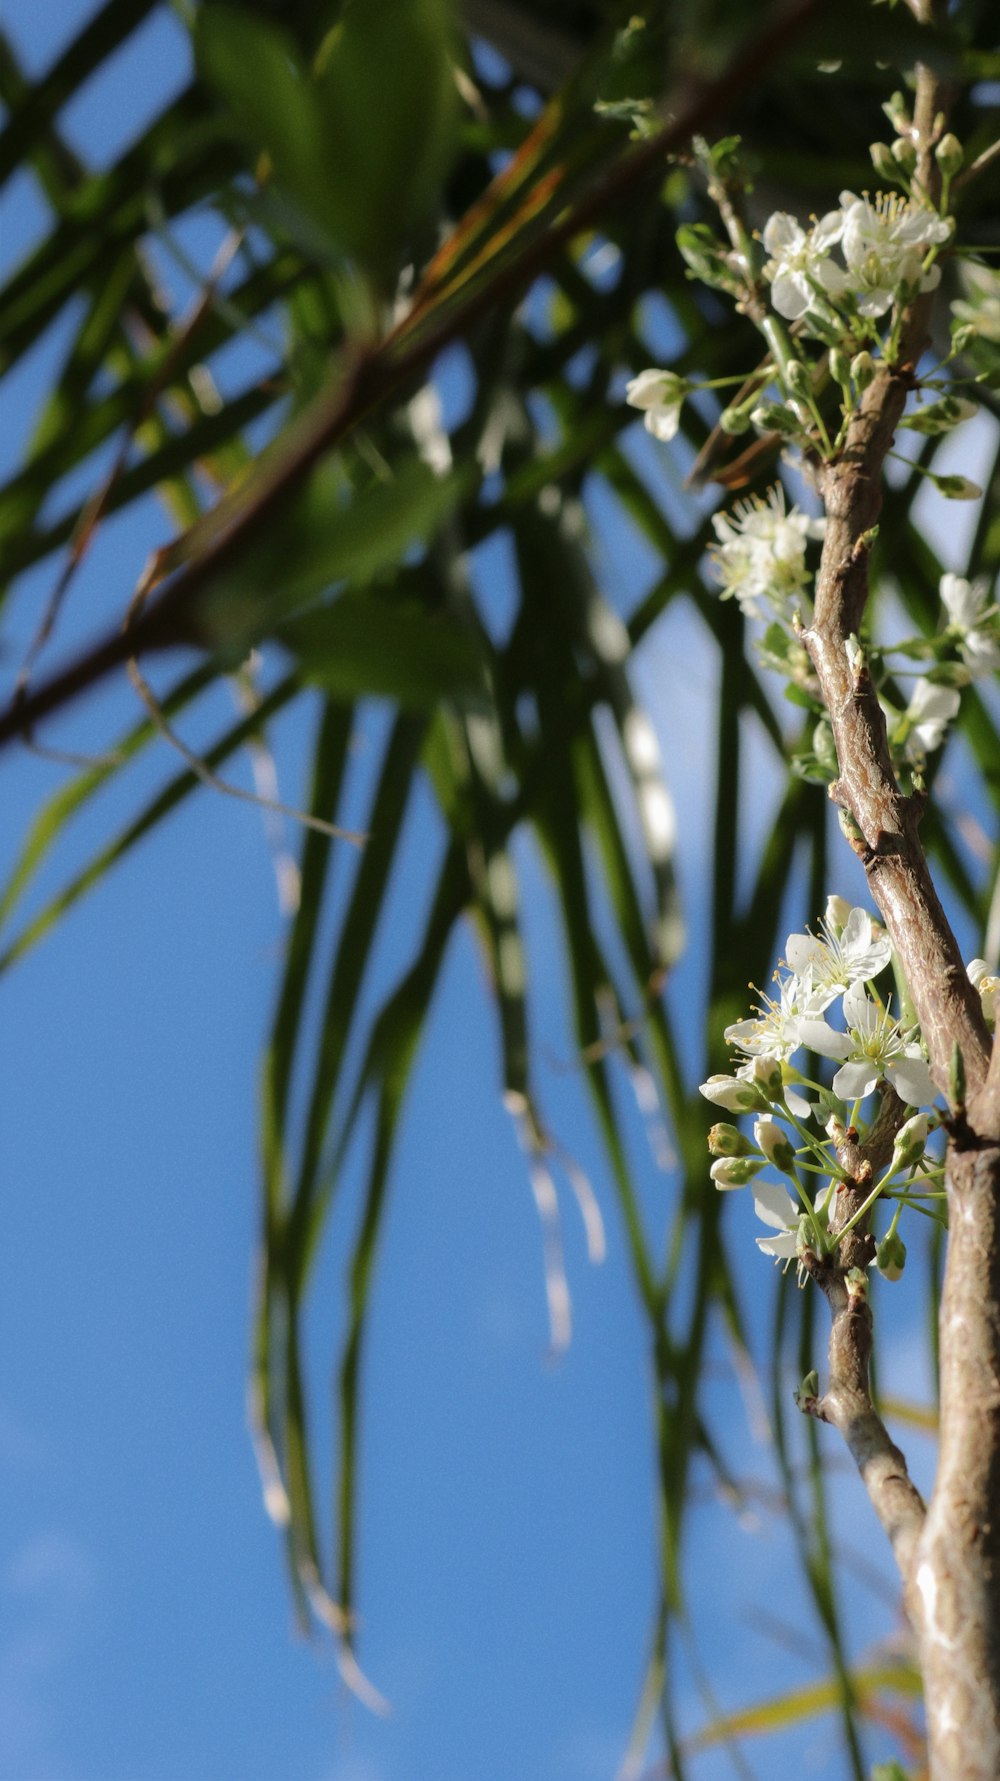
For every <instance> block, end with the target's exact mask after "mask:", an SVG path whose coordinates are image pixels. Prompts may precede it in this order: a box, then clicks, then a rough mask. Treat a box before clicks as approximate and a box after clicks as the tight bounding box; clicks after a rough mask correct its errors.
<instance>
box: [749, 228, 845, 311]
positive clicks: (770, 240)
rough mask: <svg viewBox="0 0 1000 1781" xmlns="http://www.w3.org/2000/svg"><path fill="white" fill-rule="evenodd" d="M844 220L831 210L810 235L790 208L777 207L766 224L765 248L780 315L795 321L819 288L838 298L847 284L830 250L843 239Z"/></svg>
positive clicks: (775, 301)
mask: <svg viewBox="0 0 1000 1781" xmlns="http://www.w3.org/2000/svg"><path fill="white" fill-rule="evenodd" d="M843 226H844V219H843V216H842V215H841V213H840V211H839V210H831V211H829V212H828V213H827V215H826V216H824V217H821V218H820V221H819V222H818V223H814V224H813V226H812V228H811V229H810V230H809V232H808V234H807V233H806V231H805V229H803V227H802V225H801V224H800V223H798V222H796V220H795V218H794V217H793V216H789V215H788V212H787V211H784V210H776V211H775V213H774V215H773V216H771V217H769V218H768V220H767V222H766V224H765V225H764V235H763V242H764V250H765V252H766V253H767V254H768V255H769V258H768V261H767V264H766V265H765V267H764V277H765V278H767V279H770V281H771V301H772V303H773V304H774V307H775V309H776V310H777V311H778V314H779V315H783V316H784V317H785V318H786V320H788V321H790V322H793V321H795V320H796V318H797V317H798V316H800V315H804V314H805V311H806V310H807V309H808V308H809V307H810V305H811V304H812V303H813V302H814V301H815V298H816V295H817V288H818V290H819V291H820V292H825V294H826V295H827V296H829V297H834V298H836V297H838V296H840V294H841V292H842V291H843V290H844V288H845V286H846V284H847V278H846V275H845V273H844V270H843V268H842V267H841V266H838V265H837V262H836V261H835V260H832V259H831V258H830V254H829V251H828V250H829V249H830V248H831V247H833V245H834V243H835V242H837V241H839V240H840V234H841V230H842V229H843Z"/></svg>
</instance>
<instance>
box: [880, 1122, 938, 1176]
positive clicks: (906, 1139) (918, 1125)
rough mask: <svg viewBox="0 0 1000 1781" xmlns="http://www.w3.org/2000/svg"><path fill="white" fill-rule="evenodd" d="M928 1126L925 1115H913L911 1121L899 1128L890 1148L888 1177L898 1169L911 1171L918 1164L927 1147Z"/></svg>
mask: <svg viewBox="0 0 1000 1781" xmlns="http://www.w3.org/2000/svg"><path fill="white" fill-rule="evenodd" d="M929 1124H930V1122H929V1120H928V1117H927V1114H926V1113H914V1115H913V1117H912V1119H908V1120H907V1121H906V1124H905V1125H901V1126H900V1128H899V1131H898V1132H897V1133H896V1141H895V1143H894V1144H893V1147H892V1162H891V1163H890V1165H889V1174H890V1175H895V1174H897V1173H898V1171H899V1170H900V1169H912V1168H914V1167H915V1166H916V1164H917V1163H919V1161H920V1158H921V1157H922V1156H923V1154H924V1151H925V1149H926V1147H927V1132H928V1128H929Z"/></svg>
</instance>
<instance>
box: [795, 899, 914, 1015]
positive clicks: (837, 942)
mask: <svg viewBox="0 0 1000 1781" xmlns="http://www.w3.org/2000/svg"><path fill="white" fill-rule="evenodd" d="M838 901H842V899H838ZM820 928H821V935H822V937H821V938H817V936H816V935H814V934H789V936H788V941H787V944H786V947H785V956H786V958H787V960H788V963H789V964H790V965H791V967H792V970H793V971H794V972H795V973H796V975H797V976H799V977H803V976H805V975H807V974H808V977H809V981H810V984H811V985H812V988H813V992H814V996H815V1003H816V1006H817V1007H819V1008H828V1007H829V1006H830V1003H831V1002H832V1001H833V1000H834V998H835V997H836V996H838V995H840V993H841V991H842V990H845V989H848V988H849V987H850V985H851V984H852V983H865V982H867V980H868V978H870V977H877V976H878V974H879V972H880V971H881V970H883V969H884V967H885V966H886V965H887V964H888V963H889V957H890V954H891V951H892V947H891V945H890V942H889V936H888V934H887V933H886V932H885V929H884V928H881V927H879V926H878V925H877V924H876V923H875V922H873V921H872V918H871V916H870V915H868V914H867V912H866V911H865V910H864V909H850V910H849V911H848V913H847V918H846V920H844V921H843V922H842V923H841V924H840V929H839V932H838V931H836V930H835V929H833V928H832V927H829V926H828V925H827V924H826V923H825V922H821V923H820Z"/></svg>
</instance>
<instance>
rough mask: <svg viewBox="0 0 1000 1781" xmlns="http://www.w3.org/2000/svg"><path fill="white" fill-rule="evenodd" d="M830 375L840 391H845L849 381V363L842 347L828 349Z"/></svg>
mask: <svg viewBox="0 0 1000 1781" xmlns="http://www.w3.org/2000/svg"><path fill="white" fill-rule="evenodd" d="M830 375H831V377H832V378H833V379H834V380H835V382H837V383H839V385H840V387H841V389H846V388H847V386H848V384H849V383H850V381H851V361H850V359H849V358H848V356H847V354H846V353H845V352H844V350H843V348H842V347H839V346H833V347H831V348H830Z"/></svg>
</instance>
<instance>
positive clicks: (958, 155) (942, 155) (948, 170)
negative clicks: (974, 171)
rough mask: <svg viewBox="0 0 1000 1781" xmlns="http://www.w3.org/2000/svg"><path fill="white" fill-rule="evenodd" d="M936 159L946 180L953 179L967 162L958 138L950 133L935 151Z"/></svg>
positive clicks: (942, 139) (943, 137)
mask: <svg viewBox="0 0 1000 1781" xmlns="http://www.w3.org/2000/svg"><path fill="white" fill-rule="evenodd" d="M934 159H935V161H936V162H937V164H938V166H939V167H940V169H941V172H942V173H943V174H944V176H945V178H946V179H953V178H954V176H955V174H956V173H957V172H958V170H959V168H960V167H961V165H962V162H963V161H964V160H965V151H964V150H963V148H962V144H961V143H960V142H959V140H958V137H957V136H953V135H952V133H951V131H950V130H949V131H948V134H947V136H942V138H941V140H940V142H939V143H938V145H937V148H936V149H935V150H934Z"/></svg>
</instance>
